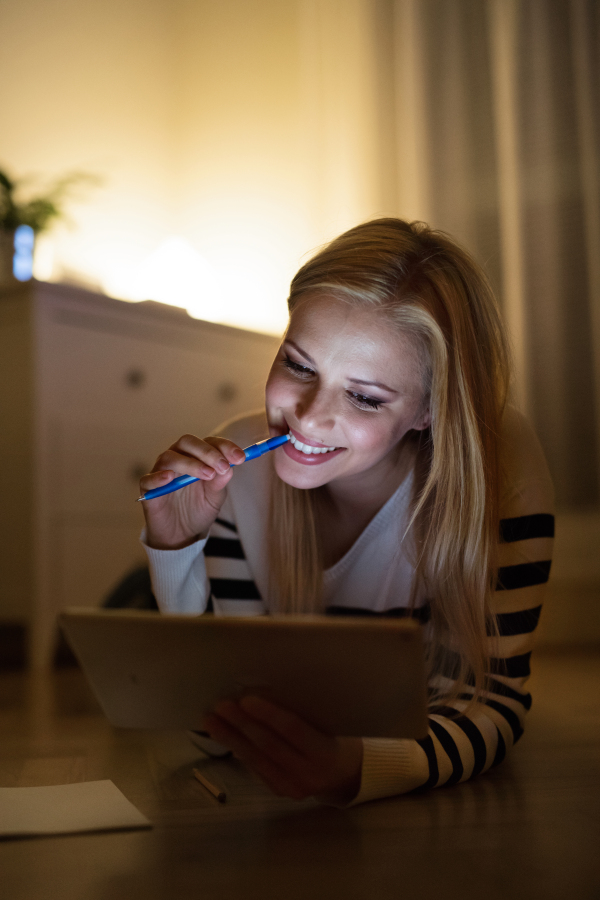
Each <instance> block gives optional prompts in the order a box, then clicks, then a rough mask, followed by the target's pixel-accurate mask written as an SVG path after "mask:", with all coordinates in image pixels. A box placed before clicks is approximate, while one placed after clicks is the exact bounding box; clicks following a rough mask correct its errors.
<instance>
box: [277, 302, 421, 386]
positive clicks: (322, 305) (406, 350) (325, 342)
mask: <svg viewBox="0 0 600 900" xmlns="http://www.w3.org/2000/svg"><path fill="white" fill-rule="evenodd" d="M286 337H287V338H289V339H290V340H292V341H294V342H295V343H297V344H298V345H299V346H300V347H301V349H302V350H304V351H305V352H306V353H308V354H309V355H310V356H312V357H313V358H314V359H315V361H316V362H317V363H321V364H324V363H326V362H327V363H329V362H331V363H336V364H337V363H339V364H340V365H343V366H344V367H345V368H346V369H348V370H349V371H348V373H347V374H349V375H351V376H355V377H366V376H367V375H369V372H370V373H372V372H373V371H374V370H377V371H378V373H379V374H381V372H382V371H384V372H385V373H386V374H387V375H388V377H389V376H390V375H391V374H392V372H393V373H394V375H396V376H397V377H400V378H402V379H403V380H406V378H407V377H410V376H414V377H416V378H419V380H420V370H421V361H420V359H419V355H418V351H417V346H416V342H415V341H414V339H413V338H412V336H411V335H409V334H407V333H406V332H404V331H401V330H400V328H398V326H397V325H395V323H394V322H392V320H391V318H390V316H389V314H387V313H386V312H385V311H384V310H382V309H373V308H370V307H368V306H362V305H358V304H354V303H350V302H346V301H344V300H340V299H338V298H336V297H329V296H322V295H317V296H312V297H310V298H307V299H304V300H300V302H299V303H298V304H297V305H296V307H295V308H294V310H293V311H292V314H291V316H290V323H289V327H288V330H287V333H286ZM317 357H318V358H317ZM365 368H368V369H369V372H359V371H358V370H359V369H365ZM350 369H352V371H350ZM371 377H372V374H371ZM377 380H382V379H377Z"/></svg>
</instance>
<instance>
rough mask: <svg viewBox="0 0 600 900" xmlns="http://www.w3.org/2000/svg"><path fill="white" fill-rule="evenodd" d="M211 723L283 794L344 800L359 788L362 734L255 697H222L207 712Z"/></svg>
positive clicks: (222, 739) (208, 725)
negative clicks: (325, 729)
mask: <svg viewBox="0 0 600 900" xmlns="http://www.w3.org/2000/svg"><path fill="white" fill-rule="evenodd" d="M205 728H206V730H207V731H208V732H209V734H210V736H211V737H212V738H213V739H214V740H215V741H218V742H219V744H224V746H226V747H228V748H229V749H230V750H232V751H233V753H234V754H235V756H237V757H238V759H240V760H241V761H242V762H243V763H245V765H246V766H247V767H248V768H249V769H250V770H251V771H252V772H254V773H255V774H256V775H258V776H259V778H261V779H262V780H263V781H264V782H265V784H266V785H267V786H268V787H269V788H270V789H271V790H272V791H273V793H274V794H277V796H279V797H291V798H292V799H293V800H304V799H306V798H307V797H316V798H317V799H318V800H323V801H325V802H329V803H339V804H344V803H349V802H350V801H351V800H352V799H353V798H354V797H355V796H356V794H357V793H358V790H359V788H360V773H361V766H362V741H361V739H360V738H353V737H330V736H329V735H326V734H323V733H322V732H320V731H317V729H315V728H313V727H312V725H309V724H308V723H307V722H305V721H304V720H303V719H301V718H300V717H299V716H297V715H295V713H292V712H289V711H287V710H285V709H282V708H281V707H279V706H275V705H274V704H273V703H270V702H269V701H268V700H264V699H263V698H262V697H254V696H248V697H243V698H242V699H241V700H239V701H237V702H236V701H233V700H223V701H221V702H220V703H218V704H217V706H216V708H215V711H214V713H212V714H211V715H209V716H207V717H206V720H205Z"/></svg>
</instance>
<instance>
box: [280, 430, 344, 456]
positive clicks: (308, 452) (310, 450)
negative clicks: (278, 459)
mask: <svg viewBox="0 0 600 900" xmlns="http://www.w3.org/2000/svg"><path fill="white" fill-rule="evenodd" d="M289 437H290V444H291V445H292V446H293V447H295V448H296V450H299V451H300V453H303V454H304V455H305V456H322V455H324V454H326V453H333V451H334V450H340V449H342V448H341V447H315V446H314V445H313V444H305V443H303V442H302V441H299V440H298V438H297V437H295V435H294V434H293V433H292V431H291V429H290V431H289Z"/></svg>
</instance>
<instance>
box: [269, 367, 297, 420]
mask: <svg viewBox="0 0 600 900" xmlns="http://www.w3.org/2000/svg"><path fill="white" fill-rule="evenodd" d="M296 393H297V392H296V391H295V390H294V385H293V384H290V380H289V378H286V377H285V376H284V375H283V374H282V373H281V372H278V371H276V370H271V373H270V375H269V377H268V379H267V384H266V387H265V403H266V406H267V410H271V411H272V412H274V411H275V410H276V409H278V408H282V407H283V408H286V407H289V406H290V405H291V404H292V403H293V402H294V400H295V398H296Z"/></svg>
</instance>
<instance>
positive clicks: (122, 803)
mask: <svg viewBox="0 0 600 900" xmlns="http://www.w3.org/2000/svg"><path fill="white" fill-rule="evenodd" d="M151 825H152V823H151V822H150V821H149V820H148V819H147V818H146V816H144V815H142V813H141V812H140V811H139V810H138V809H136V808H135V806H134V805H133V803H130V802H129V800H128V799H127V797H125V796H124V795H123V794H122V793H121V791H120V790H119V789H118V787H117V786H116V785H115V784H113V782H112V781H84V782H81V783H80V784H58V785H52V786H49V787H3V788H0V835H2V836H5V837H6V836H8V835H26V834H29V835H33V834H69V833H73V832H78V831H110V830H113V829H119V828H149V827H151Z"/></svg>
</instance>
